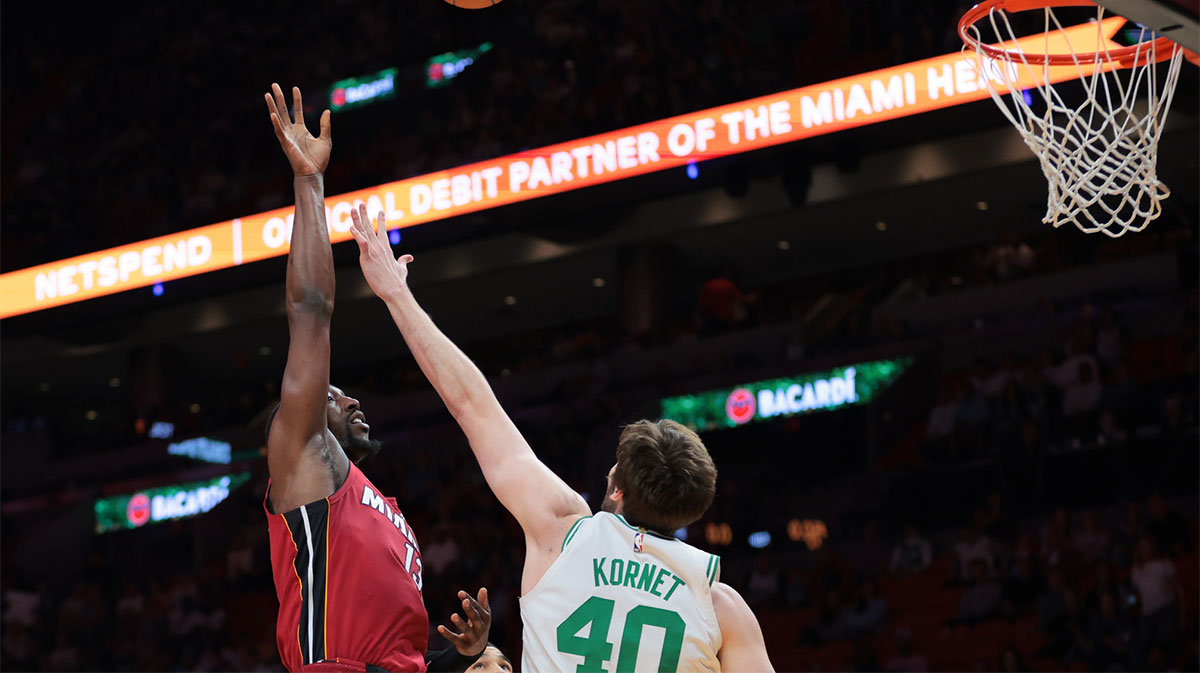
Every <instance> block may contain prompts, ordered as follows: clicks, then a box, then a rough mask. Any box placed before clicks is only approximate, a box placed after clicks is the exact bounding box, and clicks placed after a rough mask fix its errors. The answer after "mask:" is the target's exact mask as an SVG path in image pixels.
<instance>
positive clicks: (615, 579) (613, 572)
mask: <svg viewBox="0 0 1200 673" xmlns="http://www.w3.org/2000/svg"><path fill="white" fill-rule="evenodd" d="M608 576H609V578H611V580H612V581H611V582H609V584H612V585H616V586H621V578H622V577H624V576H625V561H622V560H621V559H619V558H615V559H613V560H612V565H610V566H609V567H608Z"/></svg>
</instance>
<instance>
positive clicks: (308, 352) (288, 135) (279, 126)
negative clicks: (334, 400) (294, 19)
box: [266, 84, 334, 511]
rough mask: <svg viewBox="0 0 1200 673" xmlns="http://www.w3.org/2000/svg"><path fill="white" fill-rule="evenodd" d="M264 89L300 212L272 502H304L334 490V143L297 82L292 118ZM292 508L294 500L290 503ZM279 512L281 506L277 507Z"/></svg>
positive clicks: (270, 454) (292, 254) (273, 442)
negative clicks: (313, 117) (312, 128)
mask: <svg viewBox="0 0 1200 673" xmlns="http://www.w3.org/2000/svg"><path fill="white" fill-rule="evenodd" d="M271 89H272V93H270V94H266V101H267V108H268V110H270V115H271V125H272V126H274V128H275V136H276V137H277V138H278V139H279V144H280V145H281V146H282V147H283V151H284V153H285V154H286V155H287V158H288V162H289V163H291V165H292V173H293V184H294V187H295V191H296V214H295V218H294V219H293V226H292V242H291V249H290V251H289V252H288V261H287V289H286V304H287V316H288V331H289V335H290V342H289V344H288V356H287V365H286V367H285V368H284V370H283V384H282V385H281V386H280V403H279V411H278V412H277V413H276V415H275V418H274V420H273V422H272V424H271V428H270V434H269V438H268V442H267V465H268V468H269V469H270V472H271V478H272V494H271V499H272V502H273V503H276V504H283V503H287V504H288V505H291V506H299V505H301V504H306V503H308V502H311V501H313V500H317V499H320V498H323V497H325V496H327V495H329V493H330V491H329V479H328V467H324V469H323V470H322V469H321V466H320V465H319V464H318V463H317V461H316V460H314V459H313V458H314V456H316V455H317V454H316V453H315V452H314V450H319V448H320V446H321V445H323V443H324V441H325V433H326V427H327V421H326V403H327V400H328V395H329V319H330V316H331V315H332V313H333V292H334V280H333V251H332V249H331V248H330V244H329V232H328V230H327V229H326V226H325V182H324V180H325V178H324V173H325V167H326V166H327V165H328V163H329V152H330V149H331V148H332V142H331V139H330V129H329V111H328V110H326V111H325V113H324V114H323V115H321V135H320V137H318V138H314V137H313V136H312V135H311V134H309V132H308V129H307V128H305V126H304V106H303V102H302V101H301V98H300V89H298V88H293V89H292V102H293V107H294V115H295V120H294V121H293V120H292V119H291V118H290V117H289V115H288V113H287V104H286V102H285V101H284V98H283V91H282V90H281V89H280V88H279V85H278V84H272V85H271ZM287 508H288V509H290V508H291V507H287ZM277 511H279V510H277Z"/></svg>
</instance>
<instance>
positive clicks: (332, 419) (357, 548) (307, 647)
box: [264, 84, 490, 673]
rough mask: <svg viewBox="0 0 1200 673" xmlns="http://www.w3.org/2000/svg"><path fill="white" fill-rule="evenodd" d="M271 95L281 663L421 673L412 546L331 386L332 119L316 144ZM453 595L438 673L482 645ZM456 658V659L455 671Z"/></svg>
mask: <svg viewBox="0 0 1200 673" xmlns="http://www.w3.org/2000/svg"><path fill="white" fill-rule="evenodd" d="M271 89H272V93H270V94H266V101H267V108H268V109H269V110H270V117H271V124H272V126H274V128H275V136H276V137H277V138H278V139H279V144H280V145H281V146H282V147H283V151H284V153H285V154H286V155H287V158H288V161H289V162H290V163H291V166H292V172H293V175H294V181H293V182H294V186H295V192H296V214H295V220H294V225H293V229H292V241H291V246H292V247H291V250H290V252H289V253H288V264H287V283H286V288H287V289H286V293H287V295H286V296H287V299H286V304H287V316H288V329H289V332H290V337H291V340H290V343H289V345H288V356H287V365H286V367H285V368H284V371H283V383H282V385H281V387H280V398H281V399H280V402H279V406H278V407H277V408H276V409H275V410H274V411H273V412H272V414H271V416H270V418H268V420H267V467H268V469H269V471H270V474H271V481H270V484H269V486H268V489H267V497H266V501H265V502H264V507H265V508H266V510H267V519H268V526H269V529H270V542H271V566H272V570H273V572H274V576H275V590H276V593H277V594H278V596H279V618H278V622H277V626H276V640H277V642H278V645H279V655H280V657H281V658H282V660H283V664H284V665H285V666H286V667H287V669H288V670H289V671H390V672H392V673H399V672H400V671H424V670H426V645H427V642H426V641H427V639H428V632H429V617H428V615H427V614H426V612H425V604H424V602H423V600H422V596H421V552H420V549H419V547H418V546H417V540H416V536H415V535H414V534H413V531H412V529H411V528H409V526H408V522H407V521H405V519H404V515H403V514H401V513H400V508H399V506H397V504H396V501H395V499H393V498H388V497H385V496H384V495H383V494H382V493H380V492H379V489H377V488H375V486H374V485H372V484H371V482H370V481H369V480H368V479H367V478H366V476H364V475H363V473H362V471H360V470H359V469H358V467H357V465H356V463H358V462H360V461H362V460H363V459H364V458H368V457H370V456H373V455H375V454H376V453H378V451H379V448H380V443H379V442H378V441H377V440H372V439H371V438H370V430H371V428H370V426H369V425H367V422H366V416H365V415H363V412H362V410H361V409H360V408H359V404H358V400H355V399H354V398H352V397H350V396H348V395H346V394H345V393H344V392H342V391H341V390H340V389H338V388H336V387H334V386H331V385H329V321H330V316H331V314H332V313H333V296H334V276H333V251H332V249H331V248H330V242H329V232H328V229H327V228H326V224H325V193H324V173H325V167H326V166H327V165H328V163H329V152H330V149H331V148H332V141H331V137H330V123H329V110H325V112H324V113H323V114H322V115H321V123H320V124H321V134H320V136H318V137H315V138H314V137H313V136H312V135H311V134H310V133H309V132H308V129H307V128H306V127H305V125H304V107H303V103H302V101H301V97H300V90H299V89H298V88H293V89H292V103H293V113H294V115H295V120H294V121H293V120H292V119H290V118H289V115H288V114H287V103H286V102H285V100H284V97H283V91H282V90H281V89H280V88H279V85H278V84H272V85H271ZM459 597H460V598H462V599H463V610H464V614H465V615H466V616H467V619H462V618H459V617H458V615H454V617H453V621H454V623H455V624H456V625H457V626H458V627H459V628H460V629H462V630H463V632H464V633H463V634H454V633H453V632H451V631H449V630H443V631H442V633H443V635H445V636H447V637H448V638H449V639H450V640H451V641H452V642H453V643H454V644H455V645H456V647H457V648H458V651H457V652H452V651H451V650H447V651H446V652H445V653H442V654H446V653H449V654H450V655H451V656H450V657H449V659H450V663H449V668H447V661H446V658H445V657H443V658H441V659H439V662H440V663H439V665H438V666H437V668H439V669H441V670H452V669H454V668H457V670H460V671H461V670H465V669H466V667H467V666H468V665H470V663H471V662H472V661H474V657H477V656H478V655H479V653H480V652H481V651H482V650H483V649H484V646H485V645H486V642H487V633H486V630H487V629H486V626H487V625H490V614H486V612H487V599H486V593H485V592H480V601H479V602H476V601H475V600H474V599H472V598H470V596H467V595H466V594H465V592H460V594H459ZM481 603H482V605H481ZM485 616H486V619H483V617H485ZM485 621H486V625H485V624H484V622H485ZM481 627H482V628H481ZM443 629H444V627H443ZM481 630H482V635H481V634H480V631H481ZM480 635H481V637H480ZM452 650H453V648H452ZM454 654H459V655H464V656H462V657H459V658H460V659H461V662H460V663H461V667H458V665H456V664H455V657H454V656H453V655H454ZM466 657H471V658H466Z"/></svg>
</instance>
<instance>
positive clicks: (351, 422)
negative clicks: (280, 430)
mask: <svg viewBox="0 0 1200 673" xmlns="http://www.w3.org/2000/svg"><path fill="white" fill-rule="evenodd" d="M326 401H327V404H326V407H325V420H326V423H327V425H328V427H329V431H330V432H331V433H333V437H334V439H336V440H337V441H338V444H341V445H342V450H343V451H345V452H346V456H347V457H349V458H350V460H352V461H354V462H355V463H359V462H362V460H363V459H364V458H370V457H371V456H373V455H375V454H377V453H379V449H380V447H381V446H382V445H383V444H382V442H380V441H379V440H377V439H371V426H369V425H367V417H366V415H365V414H364V413H363V412H362V409H360V408H359V404H358V400H356V399H354V398H353V397H350V396H349V395H347V394H346V393H345V392H343V391H342V389H341V388H338V387H337V386H332V385H331V386H329V391H328V393H327V396H326ZM278 412H279V405H278V404H276V405H275V407H274V408H273V409H271V413H270V414H268V415H267V426H266V429H265V431H264V432H265V436H270V434H271V424H272V423H274V422H275V414H277V413H278ZM264 439H265V437H264Z"/></svg>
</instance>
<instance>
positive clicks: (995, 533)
mask: <svg viewBox="0 0 1200 673" xmlns="http://www.w3.org/2000/svg"><path fill="white" fill-rule="evenodd" d="M1005 511H1006V510H1005V507H1004V494H1003V493H1001V492H1000V491H992V492H991V493H990V494H989V495H988V501H987V507H986V508H985V509H984V513H983V515H982V520H981V521H980V523H981V525H982V526H983V531H984V533H985V534H986V535H987V536H988V537H990V538H991V539H993V540H995V541H997V542H1000V543H1002V544H1006V545H1009V544H1012V542H1013V538H1014V537H1015V536H1016V530H1017V529H1016V525H1015V524H1014V523H1013V521H1012V519H1010V518H1008V516H1007V515H1006V514H1005Z"/></svg>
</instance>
